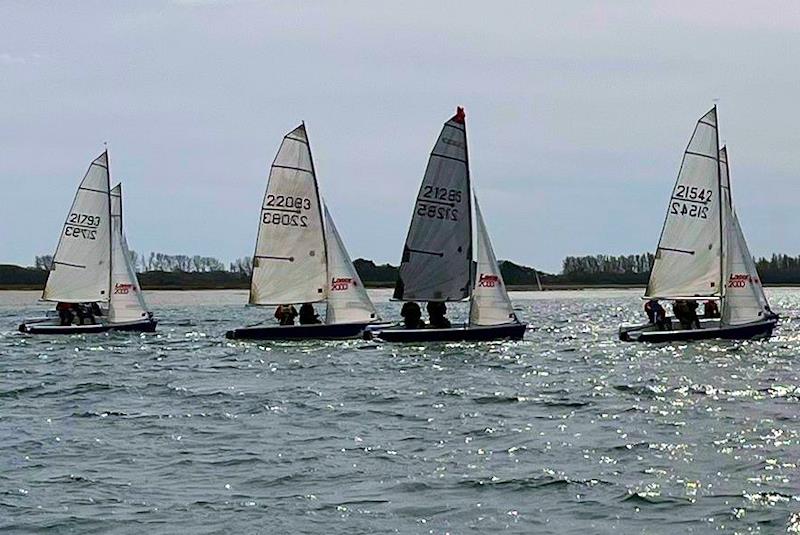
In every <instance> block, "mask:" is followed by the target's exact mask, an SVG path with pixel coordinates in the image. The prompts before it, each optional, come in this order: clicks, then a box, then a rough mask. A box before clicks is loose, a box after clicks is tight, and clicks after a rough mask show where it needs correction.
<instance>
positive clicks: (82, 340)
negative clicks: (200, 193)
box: [0, 290, 800, 535]
mask: <svg viewBox="0 0 800 535" xmlns="http://www.w3.org/2000/svg"><path fill="white" fill-rule="evenodd" d="M639 293H640V292H638V291H630V292H602V291H585V292H552V293H551V292H545V293H543V294H536V293H530V294H521V293H516V294H514V295H513V297H514V298H515V302H516V304H517V305H518V308H519V312H518V313H519V315H520V316H521V317H523V318H524V319H526V320H528V321H530V322H532V323H533V325H534V326H535V330H531V331H529V332H528V333H527V335H526V338H525V341H524V342H505V343H495V344H485V345H474V344H448V345H429V346H415V347H404V346H377V345H371V344H368V343H365V342H346V343H306V344H289V343H282V344H270V345H265V344H261V345H259V344H252V343H239V342H236V343H234V342H231V341H227V340H224V339H223V338H222V336H221V335H222V334H223V333H224V331H225V330H226V329H228V328H231V327H235V326H240V325H242V324H245V323H250V322H253V321H254V320H256V319H257V318H258V317H259V316H260V315H262V314H265V313H269V312H270V311H264V310H262V309H253V308H244V307H242V306H241V303H243V302H244V301H245V294H244V293H243V292H185V293H180V292H156V293H152V294H150V296H149V297H150V302H151V304H152V306H153V308H154V309H155V310H156V313H157V315H158V316H159V317H160V318H161V322H162V323H161V325H160V330H159V332H158V333H156V334H154V335H149V334H146V335H125V334H113V335H95V336H86V337H65V338H40V337H28V336H24V335H19V334H17V333H15V332H14V329H15V328H16V324H17V322H18V319H19V317H20V316H23V315H33V314H35V313H36V312H37V311H39V310H41V309H42V307H41V305H37V304H36V302H35V299H36V297H37V296H36V294H33V293H13V292H0V467H2V470H0V532H3V533H15V532H19V533H38V532H47V533H90V532H95V533H145V532H146V533H148V534H157V533H326V534H329V533H343V534H344V533H348V534H350V533H436V534H441V533H452V534H457V533H494V532H498V531H504V532H509V533H553V534H556V533H557V534H573V533H574V534H580V535H587V534H593V533H664V534H675V533H716V532H720V533H787V532H789V533H800V518H797V517H794V518H793V517H792V515H793V513H794V514H797V513H798V512H800V473H799V472H798V463H800V445H799V443H798V441H799V440H800V425H798V423H799V418H798V413H800V380H798V372H797V369H798V360H800V359H799V358H798V356H800V331H798V330H797V328H798V320H797V319H795V318H796V317H797V316H798V309H800V290H773V291H771V292H770V297H771V301H772V305H773V307H772V308H773V309H774V310H776V311H778V312H779V313H781V314H782V315H784V316H788V319H784V320H783V323H782V326H781V328H780V330H779V331H778V333H777V336H776V337H774V338H773V339H772V340H771V341H769V342H766V343H761V342H757V343H724V342H713V343H699V344H695V345H688V346H687V345H661V346H643V345H635V344H633V345H632V344H622V343H620V342H618V341H616V338H615V331H616V326H617V324H618V323H619V322H620V321H621V320H623V319H634V318H637V317H639V316H640V314H639V309H640V306H641V301H640V300H639ZM374 295H375V296H376V299H377V301H378V302H379V308H380V309H381V310H382V311H383V312H387V313H389V312H390V311H392V310H393V309H395V308H396V307H397V306H396V305H395V304H390V303H389V302H388V299H387V298H388V294H386V293H381V292H376V293H375V294H374ZM388 315H391V314H388Z"/></svg>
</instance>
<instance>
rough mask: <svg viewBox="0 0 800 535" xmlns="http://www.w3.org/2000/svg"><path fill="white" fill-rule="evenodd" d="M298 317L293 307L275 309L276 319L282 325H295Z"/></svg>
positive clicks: (285, 306) (280, 306)
mask: <svg viewBox="0 0 800 535" xmlns="http://www.w3.org/2000/svg"><path fill="white" fill-rule="evenodd" d="M296 317H297V309H296V308H294V306H293V305H278V308H276V309H275V319H276V320H278V322H279V323H280V324H281V325H294V319H295V318H296Z"/></svg>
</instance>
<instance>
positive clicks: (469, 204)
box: [456, 106, 475, 295]
mask: <svg viewBox="0 0 800 535" xmlns="http://www.w3.org/2000/svg"><path fill="white" fill-rule="evenodd" d="M459 111H460V112H461V115H462V121H463V122H462V124H463V125H464V160H465V162H464V165H466V167H467V192H466V193H467V214H469V215H468V217H469V244H468V245H467V247H469V249H468V250H467V258H468V259H469V260H468V262H469V286H468V289H469V295H472V288H473V286H475V267H474V264H475V260H474V258H473V254H474V251H473V250H472V244H473V242H474V241H475V218H474V217H473V215H472V200H473V199H472V196H473V195H474V193H473V191H472V179H471V178H470V174H469V142H468V141H467V118H466V114H464V108H462V107H460V106H458V107H456V115H458V112H459Z"/></svg>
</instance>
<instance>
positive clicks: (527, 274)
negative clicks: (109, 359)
mask: <svg viewBox="0 0 800 535" xmlns="http://www.w3.org/2000/svg"><path fill="white" fill-rule="evenodd" d="M131 260H132V262H133V265H134V266H136V270H137V271H138V272H139V281H140V283H141V284H142V286H143V287H144V288H145V289H202V288H221V289H223V288H224V289H230V288H242V289H244V288H247V287H248V286H249V281H250V274H251V273H252V258H251V257H249V256H246V257H242V258H239V259H238V260H236V261H234V262H231V263H230V264H229V265H228V266H225V264H223V263H222V262H221V261H219V260H217V259H216V258H212V257H206V256H187V255H168V254H164V253H150V254H149V255H146V256H145V255H139V254H137V253H135V252H133V251H132V252H131ZM653 260H654V256H653V255H652V254H650V253H645V254H638V255H628V256H610V255H595V256H568V257H567V258H565V259H564V262H563V264H562V271H561V273H560V274H557V275H554V274H550V273H543V272H539V273H538V275H539V279H540V280H541V283H542V285H543V286H544V287H550V288H553V287H556V288H557V287H575V286H644V285H645V284H647V279H648V276H649V274H650V268H651V266H652V265H653ZM52 261H53V258H52V257H51V256H37V257H36V259H35V262H34V266H33V267H29V268H26V267H19V266H11V265H0V288H41V287H42V286H43V285H44V283H45V280H46V279H47V269H49V266H50V265H51V264H52ZM353 264H354V265H355V267H356V270H357V271H358V273H359V275H360V276H361V279H362V280H363V281H364V284H366V285H368V286H372V287H391V286H393V285H394V282H395V280H396V279H397V266H393V265H391V264H380V265H378V264H375V263H374V262H373V261H372V260H365V259H363V258H358V259H356V260H355V261H354V262H353ZM756 264H757V266H758V271H759V274H760V275H761V279H762V280H763V281H764V282H765V283H767V284H776V285H777V284H800V256H794V257H793V256H788V255H783V254H774V255H772V257H771V258H769V259H766V258H759V259H758V260H756ZM500 270H501V272H502V273H503V278H504V279H505V281H506V284H507V285H508V286H514V287H530V288H535V287H536V285H537V282H536V275H537V272H536V270H535V269H534V268H532V267H528V266H523V265H519V264H515V263H513V262H510V261H508V260H503V261H501V262H500Z"/></svg>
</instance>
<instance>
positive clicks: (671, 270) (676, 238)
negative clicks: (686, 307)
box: [645, 107, 722, 299]
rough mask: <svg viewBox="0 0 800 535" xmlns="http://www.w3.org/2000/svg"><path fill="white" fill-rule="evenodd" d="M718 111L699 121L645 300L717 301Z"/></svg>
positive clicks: (719, 274)
mask: <svg viewBox="0 0 800 535" xmlns="http://www.w3.org/2000/svg"><path fill="white" fill-rule="evenodd" d="M718 151H719V138H718V135H717V110H716V107H715V108H713V109H712V110H711V111H709V112H708V113H706V114H705V115H704V116H703V117H701V118H700V120H699V121H698V122H697V126H696V127H695V130H694V133H693V134H692V139H691V140H690V141H689V145H688V147H687V148H686V151H685V153H684V156H683V162H682V163H681V169H680V172H679V173H678V179H677V181H676V183H675V188H674V189H673V191H672V196H671V198H670V201H669V207H668V209H667V217H666V220H665V222H664V228H663V230H662V232H661V238H660V240H659V243H658V249H657V250H656V259H655V262H654V264H653V269H652V271H651V273H650V282H649V283H648V285H647V292H646V293H645V297H647V298H651V299H652V298H665V299H680V298H691V297H720V295H721V292H722V288H721V281H722V261H721V255H722V217H721V215H722V214H720V205H721V195H720V193H721V187H720V165H719V159H718Z"/></svg>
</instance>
